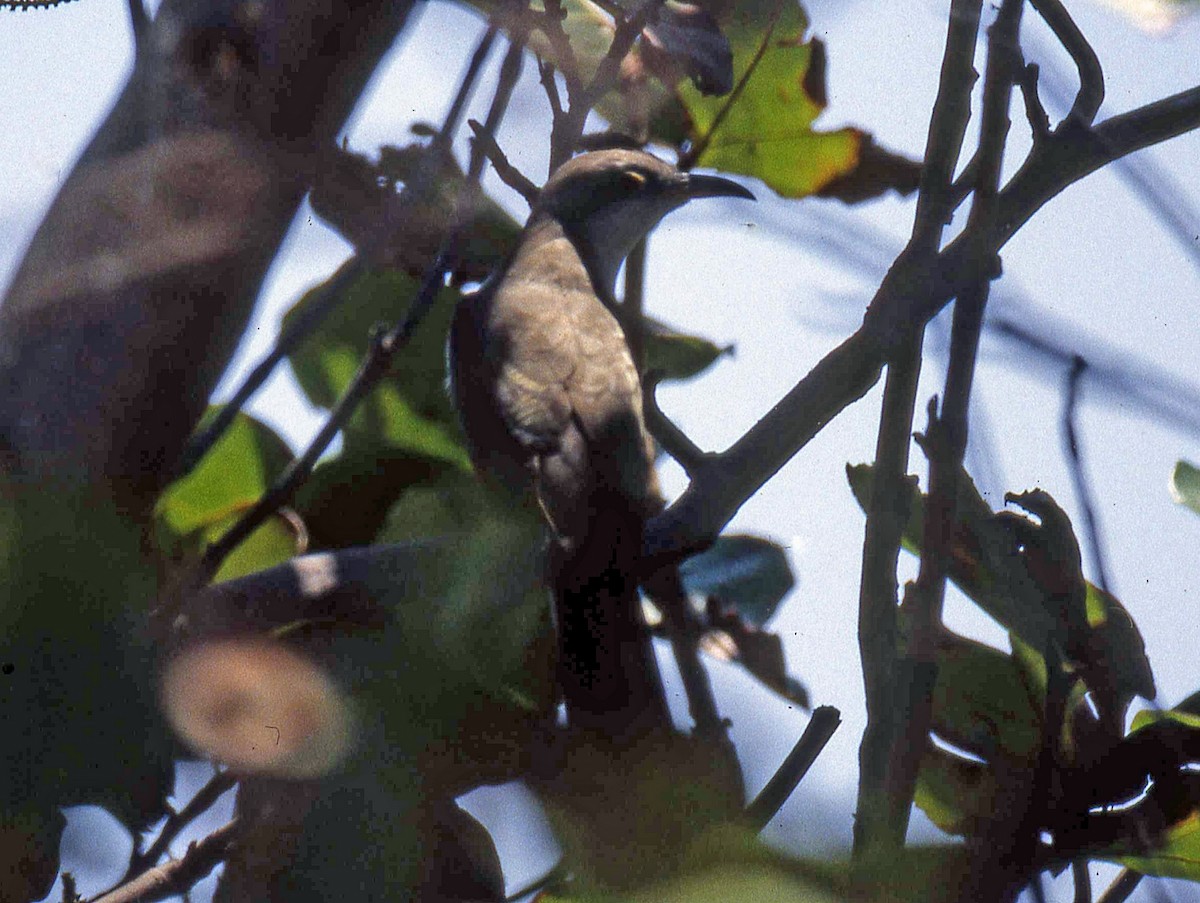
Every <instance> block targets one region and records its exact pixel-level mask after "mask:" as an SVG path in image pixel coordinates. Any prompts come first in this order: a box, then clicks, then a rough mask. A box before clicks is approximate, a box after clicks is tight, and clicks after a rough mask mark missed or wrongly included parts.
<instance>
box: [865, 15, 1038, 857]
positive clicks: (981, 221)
mask: <svg viewBox="0 0 1200 903" xmlns="http://www.w3.org/2000/svg"><path fill="white" fill-rule="evenodd" d="M1023 8H1024V0H1004V2H1003V5H1002V6H1001V8H1000V13H999V16H998V18H997V19H996V22H995V23H994V24H993V25H992V26H991V28H990V30H989V36H988V60H987V76H986V80H985V83H984V88H983V105H982V110H981V113H980V119H981V127H980V138H979V154H978V161H979V162H978V173H979V181H978V182H976V184H975V189H974V192H973V196H972V202H971V213H970V217H969V219H968V221H967V225H968V228H969V229H970V230H971V233H972V234H973V235H975V236H976V240H977V241H978V242H980V243H981V245H982V244H984V243H986V241H987V239H988V237H989V236H990V234H991V233H992V231H993V230H994V228H995V219H996V209H997V199H998V195H999V184H1000V168H1001V164H1002V163H1003V160H1004V148H1005V144H1006V143H1007V139H1008V131H1009V127H1010V123H1009V118H1008V111H1009V103H1010V100H1011V97H1012V89H1013V84H1014V82H1015V80H1016V77H1017V72H1018V71H1019V69H1020V68H1021V66H1022V61H1021V51H1020V47H1019V46H1018V44H1017V36H1018V34H1019V31H1020V24H1021V12H1022V10H1023ZM992 275H993V273H992V272H987V271H984V272H981V273H980V274H979V275H978V276H977V278H976V279H975V281H974V282H973V283H972V284H971V285H970V286H968V287H967V289H966V290H965V291H963V292H961V293H960V294H959V296H958V300H957V301H956V302H955V305H954V321H953V323H952V325H951V338H950V360H949V364H948V365H947V370H946V387H945V393H944V395H943V402H942V408H941V411H940V412H937V411H936V410H935V407H934V405H933V403H931V404H930V409H929V420H930V422H929V428H928V430H927V431H926V436H925V452H926V455H927V457H928V458H929V497H928V502H927V508H926V512H925V533H924V536H923V538H922V544H921V563H920V568H919V570H918V574H917V579H916V582H915V583H913V584H910V586H909V592H907V593H906V594H905V600H904V607H905V608H906V609H907V610H908V611H909V615H910V619H909V620H910V630H909V637H908V644H907V649H906V651H905V655H904V657H903V659H902V660H901V661H900V662H898V665H901V666H902V667H899V668H898V670H897V680H896V685H897V689H898V691H899V692H900V694H901V695H900V696H899V700H900V704H901V712H902V715H901V717H903V718H904V720H903V721H902V722H901V723H900V731H898V732H897V735H896V736H895V737H894V741H895V742H894V745H893V747H892V754H891V755H890V756H889V760H888V772H887V782H888V783H887V788H886V793H887V800H888V805H889V808H890V812H889V827H890V828H891V829H892V830H893V832H894V834H893V835H892V838H891V839H892V841H893V842H894V843H895V844H896V845H901V844H903V842H904V836H905V833H906V832H907V829H908V818H909V812H910V811H911V808H912V799H913V793H914V791H915V788H916V783H917V775H918V773H919V771H920V765H921V758H922V752H923V751H924V749H925V744H926V738H927V736H928V734H929V728H930V724H931V722H932V718H933V687H934V685H935V683H936V681H937V649H938V639H939V637H940V636H941V632H942V608H943V605H944V601H945V590H946V577H947V570H948V565H949V560H950V554H951V546H952V544H953V540H954V532H955V525H956V524H957V522H958V517H957V509H958V486H959V478H958V474H959V471H960V470H961V468H962V461H963V456H964V455H965V453H966V449H967V436H968V419H969V417H968V414H969V408H970V398H971V388H972V384H973V382H974V376H975V363H976V359H977V357H978V353H979V337H980V333H981V331H982V328H983V313H984V308H985V307H986V305H987V300H988V293H989V290H990V285H991V281H990V280H991V278H992ZM904 716H907V717H904Z"/></svg>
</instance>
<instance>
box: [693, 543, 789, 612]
mask: <svg viewBox="0 0 1200 903" xmlns="http://www.w3.org/2000/svg"><path fill="white" fill-rule="evenodd" d="M679 576H680V577H681V578H682V580H683V586H684V589H686V590H687V591H688V593H690V594H693V595H697V596H705V597H707V596H716V597H718V598H719V599H721V601H723V602H726V603H730V604H732V605H734V606H736V608H737V612H738V614H739V615H741V616H742V617H743V618H745V619H746V620H747V621H749V622H750V623H751V624H754V625H755V626H759V627H761V626H762V625H763V624H765V623H766V622H767V621H769V620H770V619H771V617H772V616H773V615H774V614H775V609H776V608H777V607H778V606H779V603H780V602H782V601H783V599H784V597H785V596H786V595H787V594H788V593H789V592H791V589H792V587H793V586H795V585H796V578H795V577H794V576H793V574H792V565H791V561H790V560H789V559H788V555H787V552H786V551H784V549H783V547H782V546H779V545H777V544H776V543H773V542H771V541H770V540H769V539H763V538H762V537H759V536H738V535H729V536H719V537H717V541H716V542H714V543H713V544H712V545H711V546H709V547H708V548H707V549H705V550H704V551H703V552H700V553H699V554H698V555H693V556H692V557H691V558H689V559H687V560H686V561H684V562H683V563H682V564H681V565H680V566H679Z"/></svg>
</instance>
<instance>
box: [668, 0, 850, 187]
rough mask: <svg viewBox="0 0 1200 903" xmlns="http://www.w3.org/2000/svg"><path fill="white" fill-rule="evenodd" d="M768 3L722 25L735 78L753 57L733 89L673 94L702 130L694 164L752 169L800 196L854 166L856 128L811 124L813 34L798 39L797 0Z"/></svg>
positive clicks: (820, 93)
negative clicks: (737, 90) (721, 94)
mask: <svg viewBox="0 0 1200 903" xmlns="http://www.w3.org/2000/svg"><path fill="white" fill-rule="evenodd" d="M773 6H774V5H772V4H764V3H756V4H749V5H747V6H745V7H743V6H741V5H739V7H737V9H736V11H735V13H734V16H733V21H732V22H731V23H729V24H728V25H727V27H726V35H727V37H728V38H729V42H730V44H731V45H732V46H733V58H734V72H735V73H736V74H737V79H738V80H740V79H741V78H742V76H743V75H744V73H745V72H746V71H747V70H748V69H749V68H750V66H751V65H752V64H753V62H754V60H755V59H756V58H758V62H757V66H756V67H755V69H754V71H753V73H752V74H751V75H750V77H749V79H748V81H747V82H746V84H745V88H744V90H743V91H742V93H741V95H740V96H737V97H736V98H733V99H732V102H731V103H729V101H728V100H727V99H726V98H713V97H705V96H703V95H702V94H700V92H699V91H697V90H696V89H695V88H693V87H692V86H690V85H687V84H684V85H681V86H680V88H679V97H680V99H681V100H682V102H683V105H684V106H685V107H686V109H687V112H688V115H689V116H690V118H691V120H692V132H693V140H695V141H704V140H705V139H706V138H707V145H706V146H705V148H704V151H703V152H702V153H701V154H700V157H699V159H698V160H697V161H696V162H697V164H698V165H699V166H702V167H712V168H714V169H720V170H723V171H725V172H736V173H741V174H742V175H747V176H753V177H755V178H759V179H762V180H763V181H764V182H765V183H766V184H767V185H769V186H770V187H771V188H773V189H774V190H775V191H776V192H777V193H779V194H780V195H782V196H784V197H790V198H797V197H804V196H805V195H808V194H812V193H814V192H816V191H817V190H819V189H820V188H821V187H822V186H824V185H826V184H828V183H829V182H831V181H832V180H834V179H836V178H837V177H839V176H842V175H845V174H846V173H849V172H850V171H851V170H853V169H854V167H855V166H856V165H857V164H858V155H859V149H860V146H861V143H862V138H863V135H862V133H861V132H859V131H858V130H857V129H849V128H844V129H839V130H837V131H834V132H818V131H814V129H813V127H812V126H813V122H814V121H815V120H816V118H817V117H818V116H819V115H820V114H821V112H822V111H823V110H824V109H825V96H824V94H825V88H824V72H823V54H822V56H821V58H820V59H816V58H815V57H816V56H817V54H816V53H814V48H816V47H817V46H818V42H813V41H805V40H804V33H805V31H806V29H807V27H808V23H807V21H806V19H805V17H804V14H803V12H802V11H801V9H800V7H799V6H798V5H796V4H794V3H788V2H783V3H779V4H778V5H777V6H774V8H773ZM776 17H777V18H776ZM772 23H774V25H773V31H772V30H771V29H772ZM768 35H769V37H768ZM764 41H766V45H765V49H764V50H763V52H762V54H761V57H759V56H758V54H759V50H760V48H761V47H763V44H764ZM817 53H822V52H821V51H818V52H817ZM814 63H816V65H814ZM732 97H733V95H731V98H732ZM727 103H729V105H728V111H727V112H726V113H725V115H724V119H723V120H722V121H720V122H718V121H717V118H718V116H719V115H720V114H721V111H722V110H723V109H725V108H726V106H727ZM714 126H716V128H715V129H714Z"/></svg>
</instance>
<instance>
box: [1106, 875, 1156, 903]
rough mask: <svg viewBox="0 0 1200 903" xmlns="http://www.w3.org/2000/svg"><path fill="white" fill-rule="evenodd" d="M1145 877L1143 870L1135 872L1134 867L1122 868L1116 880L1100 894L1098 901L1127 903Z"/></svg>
mask: <svg viewBox="0 0 1200 903" xmlns="http://www.w3.org/2000/svg"><path fill="white" fill-rule="evenodd" d="M1145 877H1146V876H1145V875H1143V874H1142V873H1141V872H1135V871H1134V870H1133V869H1122V870H1121V874H1119V875H1117V877H1116V880H1115V881H1113V883H1112V884H1110V885H1109V886H1108V889H1107V890H1106V891H1105V892H1104V893H1102V894H1101V895H1100V899H1099V900H1097V901H1096V903H1125V901H1126V900H1128V899H1129V898H1130V897H1131V896H1133V892H1134V891H1135V890H1137V886H1138V885H1139V884H1141V883H1142V879H1143V878H1145Z"/></svg>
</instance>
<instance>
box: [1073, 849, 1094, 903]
mask: <svg viewBox="0 0 1200 903" xmlns="http://www.w3.org/2000/svg"><path fill="white" fill-rule="evenodd" d="M1071 878H1072V880H1073V881H1074V883H1075V898H1074V901H1073V903H1092V873H1091V872H1090V871H1089V870H1088V861H1087V860H1086V859H1076V860H1075V861H1074V862H1072V863H1071Z"/></svg>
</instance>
